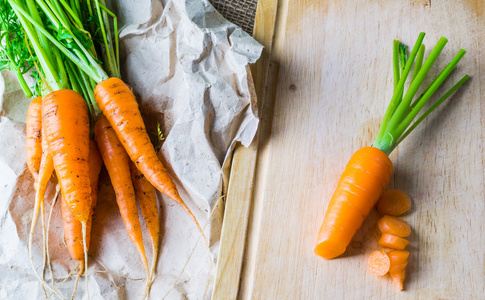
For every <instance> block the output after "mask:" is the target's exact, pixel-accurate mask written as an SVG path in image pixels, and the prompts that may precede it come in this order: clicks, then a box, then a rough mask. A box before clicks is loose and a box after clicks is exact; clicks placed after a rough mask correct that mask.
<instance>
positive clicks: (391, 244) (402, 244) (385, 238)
mask: <svg viewBox="0 0 485 300" xmlns="http://www.w3.org/2000/svg"><path fill="white" fill-rule="evenodd" d="M377 244H378V245H379V246H381V247H384V248H391V249H396V250H404V248H406V246H407V245H409V241H408V240H406V239H403V238H400V237H398V236H395V235H392V234H387V233H384V234H383V235H382V236H381V238H380V240H379V241H378V242H377Z"/></svg>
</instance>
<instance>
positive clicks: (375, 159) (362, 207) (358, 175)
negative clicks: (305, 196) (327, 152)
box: [315, 147, 393, 259]
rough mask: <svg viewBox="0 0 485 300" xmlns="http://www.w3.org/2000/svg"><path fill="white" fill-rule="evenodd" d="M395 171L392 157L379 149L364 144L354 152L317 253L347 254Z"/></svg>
mask: <svg viewBox="0 0 485 300" xmlns="http://www.w3.org/2000/svg"><path fill="white" fill-rule="evenodd" d="M392 170H393V168H392V162H391V160H390V159H389V157H388V156H387V155H386V154H385V153H384V152H382V151H381V150H379V149H377V148H374V147H365V148H362V149H360V150H358V151H357V152H355V154H354V155H352V157H351V158H350V161H349V163H348V164H347V166H346V168H345V171H344V173H343V174H342V176H341V177H340V181H339V183H338V185H337V189H336V190H335V192H334V194H333V196H332V199H331V200H330V204H329V206H328V209H327V212H326V213H325V218H324V222H323V225H322V227H321V228H320V232H319V234H318V244H317V247H316V248H315V253H316V254H318V255H320V256H322V257H324V258H326V259H330V258H334V257H337V256H339V255H340V254H342V253H344V251H345V249H346V248H347V245H348V244H349V243H350V240H351V239H352V237H353V236H354V234H355V232H356V231H357V229H359V228H360V226H361V225H362V223H363V222H364V220H365V218H366V217H367V215H368V214H369V212H370V210H371V209H372V207H374V205H375V203H376V202H377V200H378V199H379V197H380V195H381V193H382V192H383V191H384V190H385V189H386V187H387V185H388V184H389V180H390V179H391V175H392ZM369 173H370V174H373V175H372V176H369Z"/></svg>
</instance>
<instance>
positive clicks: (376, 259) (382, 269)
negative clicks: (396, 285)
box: [367, 250, 391, 276]
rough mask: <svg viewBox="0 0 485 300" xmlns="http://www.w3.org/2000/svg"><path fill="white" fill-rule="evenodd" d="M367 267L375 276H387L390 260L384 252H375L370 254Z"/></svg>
mask: <svg viewBox="0 0 485 300" xmlns="http://www.w3.org/2000/svg"><path fill="white" fill-rule="evenodd" d="M367 265H368V266H369V270H370V271H371V272H372V273H374V274H376V275H377V276H384V275H386V274H387V272H389V268H390V267H391V260H390V259H389V256H387V254H386V253H385V252H384V251H382V250H377V251H374V252H372V253H371V254H370V256H369V260H368V261H367Z"/></svg>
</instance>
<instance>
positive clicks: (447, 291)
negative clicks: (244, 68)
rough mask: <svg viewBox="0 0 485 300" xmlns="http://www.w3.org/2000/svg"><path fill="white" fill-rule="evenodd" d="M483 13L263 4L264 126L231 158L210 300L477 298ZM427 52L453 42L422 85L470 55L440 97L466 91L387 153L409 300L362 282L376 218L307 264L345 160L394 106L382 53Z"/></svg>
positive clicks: (483, 217) (482, 277) (481, 261)
mask: <svg viewBox="0 0 485 300" xmlns="http://www.w3.org/2000/svg"><path fill="white" fill-rule="evenodd" d="M484 12H485V1H483V0H471V1H458V0H448V1H431V0H420V1H418V0H410V1H397V0H391V1H378V0H371V1H353V0H341V1H338V0H328V1H323V0H321V1H317V0H314V1H310V0H291V1H290V0H279V1H278V0H259V3H258V11H257V17H256V25H255V33H254V36H255V37H256V39H258V40H259V41H260V42H261V43H262V44H264V46H265V51H264V55H263V57H262V59H261V60H260V61H259V62H258V64H256V65H255V66H254V68H253V75H254V80H255V83H256V85H257V91H258V96H259V103H260V117H261V127H260V132H259V134H258V137H257V139H256V141H255V142H254V143H253V144H252V145H251V147H249V148H247V149H246V148H243V147H239V148H238V149H237V150H236V152H235V154H234V158H233V165H232V171H231V179H230V182H229V191H228V195H227V200H226V211H225V218H224V225H223V236H222V240H221V248H220V256H219V261H218V268H217V276H216V281H215V288H214V293H213V298H214V299H235V298H238V299H484V298H485V190H484V176H485V175H484V173H485V172H484V133H485V102H484V101H485V99H484V98H485V50H484V49H485V13H484ZM421 31H424V32H426V33H427V35H426V38H425V41H424V43H425V44H426V46H427V51H426V53H429V51H430V49H431V48H432V47H433V46H434V45H435V44H436V42H437V41H438V39H439V37H440V36H442V35H443V36H446V37H447V38H448V39H449V42H448V44H447V46H446V47H445V49H444V51H443V52H442V54H441V55H440V57H439V58H438V61H437V63H436V65H435V66H434V67H433V69H432V70H431V72H430V74H429V76H436V75H437V73H438V72H439V71H440V70H441V69H442V68H443V67H444V66H445V65H446V64H447V63H448V62H449V61H450V60H451V59H452V58H453V56H454V55H455V54H456V53H457V51H458V50H459V49H460V48H464V49H466V50H467V54H466V55H465V57H464V58H463V59H462V61H461V62H460V64H459V66H458V67H457V69H456V70H455V71H454V72H453V73H452V75H451V77H450V78H449V80H447V81H446V82H445V85H444V86H443V89H441V91H444V90H446V89H448V88H450V87H451V86H452V84H453V83H454V82H456V81H457V80H458V79H460V78H461V76H463V75H464V74H466V73H468V74H469V75H470V76H471V77H472V80H470V81H469V82H468V83H467V84H465V85H464V86H463V87H462V89H461V90H460V91H458V92H457V93H456V94H455V95H454V96H453V97H452V98H451V99H450V101H448V102H447V103H445V104H444V105H443V107H441V108H439V109H438V111H436V112H434V113H433V114H432V115H430V116H429V118H428V119H427V120H426V121H424V122H423V123H422V124H421V125H420V127H419V128H418V129H417V130H416V131H415V132H413V133H412V134H411V135H410V136H409V137H408V138H407V139H406V140H405V141H404V142H403V143H402V145H401V146H399V147H398V148H397V149H396V150H395V151H394V152H393V153H392V154H391V156H390V157H391V159H392V161H393V163H394V175H393V178H392V179H391V183H390V188H399V189H403V190H405V191H406V192H407V193H409V194H410V195H411V197H412V200H413V207H412V209H411V211H410V212H409V213H407V214H406V215H405V216H403V219H404V220H405V221H406V222H408V223H409V224H410V225H411V226H412V228H413V233H412V235H411V236H410V241H411V244H410V246H408V248H407V249H408V250H409V251H410V253H411V254H410V258H409V264H408V267H407V274H406V276H407V278H406V280H405V283H404V284H405V291H403V292H397V291H395V289H394V286H393V284H392V282H391V280H390V279H389V278H388V277H386V278H378V277H376V276H374V275H372V274H370V272H369V271H368V270H367V266H366V263H367V258H368V256H369V254H370V253H371V252H372V251H374V250H378V249H379V247H378V246H377V239H378V237H379V232H378V230H377V228H376V220H377V219H378V218H379V215H378V213H377V212H375V211H372V212H371V214H370V216H369V217H368V218H367V220H366V222H365V223H364V225H363V226H362V228H361V229H360V230H359V231H358V232H357V234H356V235H355V237H354V239H353V241H352V243H351V245H350V246H349V247H348V249H347V252H346V253H345V254H344V255H343V256H341V257H340V258H338V259H334V260H330V261H327V260H324V259H322V258H319V257H317V256H316V255H314V254H313V248H314V246H315V242H316V236H317V232H318V229H319V227H320V225H321V223H322V220H323V216H324V212H325V210H326V208H327V205H328V201H329V199H330V196H331V194H332V192H333V190H334V188H335V186H336V183H337V180H338V178H339V176H340V175H341V173H342V171H343V169H344V167H345V165H346V163H347V161H348V159H349V158H350V156H351V155H352V153H353V152H354V151H356V150H357V149H359V148H360V147H363V146H367V145H371V144H372V142H373V140H374V138H375V136H376V134H377V131H378V126H379V123H380V120H381V118H382V116H383V114H384V111H385V108H386V106H387V105H388V103H389V100H390V98H391V95H392V90H393V82H392V74H393V73H392V64H391V59H392V41H393V39H399V40H401V41H402V42H404V43H406V44H407V45H411V46H412V45H413V44H414V42H415V40H416V38H417V36H418V34H419V32H421Z"/></svg>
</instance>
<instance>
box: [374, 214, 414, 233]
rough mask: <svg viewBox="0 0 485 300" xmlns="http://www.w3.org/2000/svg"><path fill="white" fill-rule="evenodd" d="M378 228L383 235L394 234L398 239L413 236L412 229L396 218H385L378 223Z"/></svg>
mask: <svg viewBox="0 0 485 300" xmlns="http://www.w3.org/2000/svg"><path fill="white" fill-rule="evenodd" d="M377 226H378V227H379V230H380V231H381V232H382V233H387V234H392V235H395V236H398V237H407V236H409V235H410V234H411V227H410V226H409V225H408V224H407V223H406V222H404V221H403V220H401V219H399V218H396V217H391V216H384V217H382V218H381V219H379V221H377Z"/></svg>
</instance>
